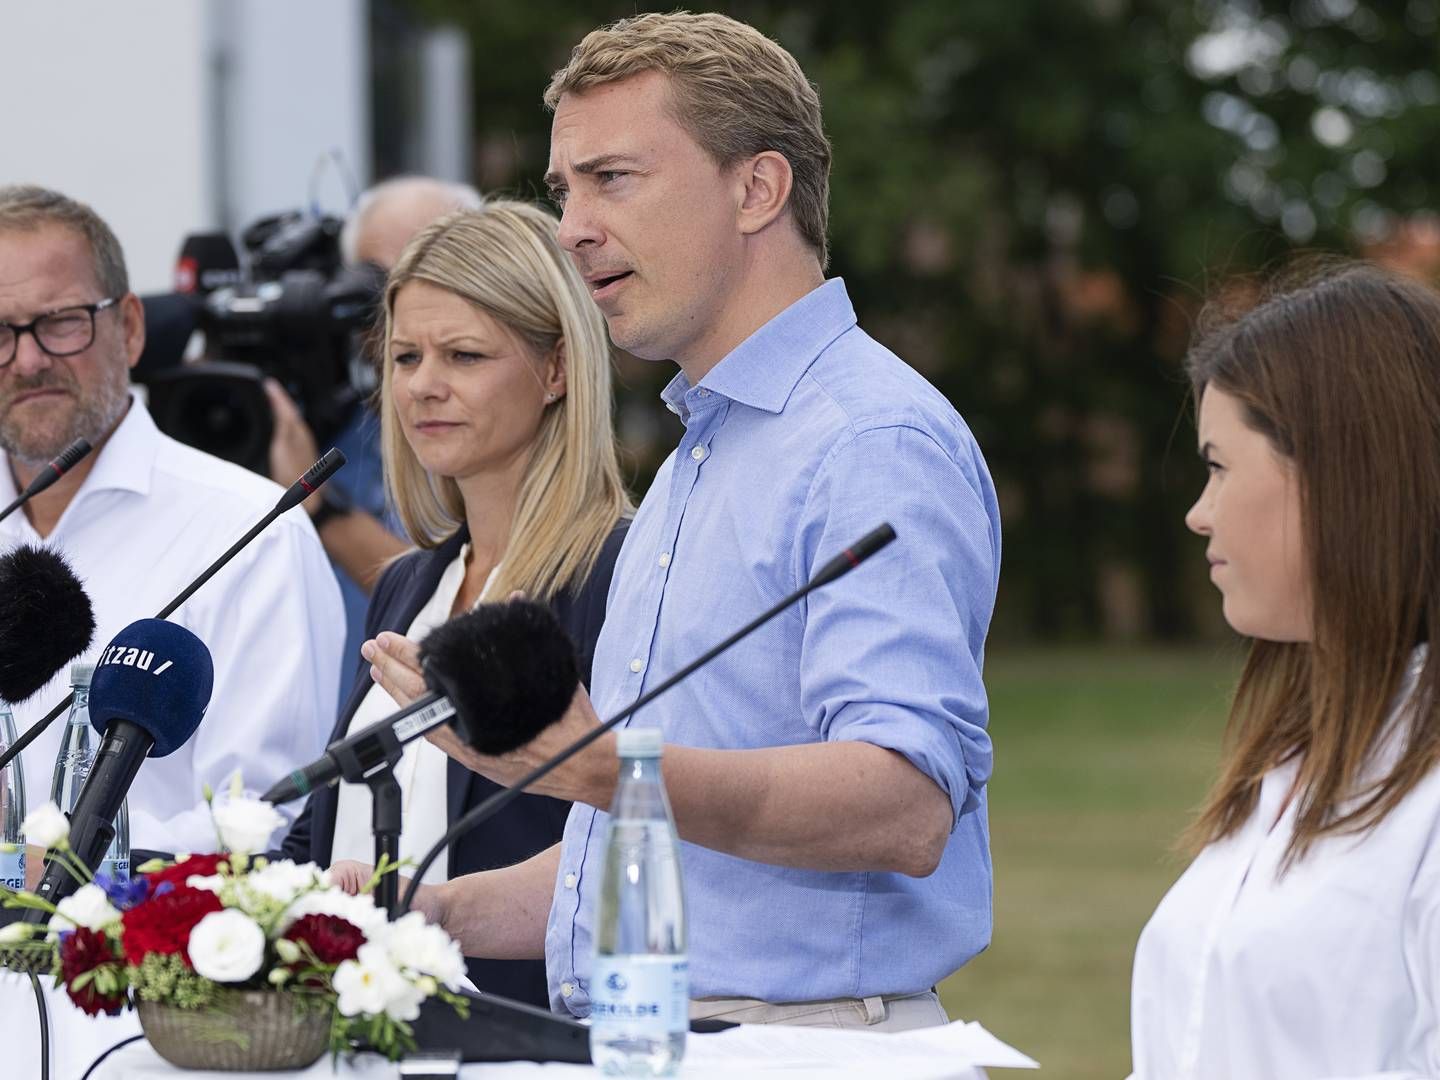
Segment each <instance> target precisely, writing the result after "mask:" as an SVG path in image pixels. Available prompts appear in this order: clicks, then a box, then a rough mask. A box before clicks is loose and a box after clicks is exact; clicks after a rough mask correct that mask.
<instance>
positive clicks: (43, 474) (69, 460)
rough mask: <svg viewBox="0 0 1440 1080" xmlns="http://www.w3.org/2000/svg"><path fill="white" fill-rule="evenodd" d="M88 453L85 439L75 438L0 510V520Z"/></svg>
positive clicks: (67, 470) (88, 444)
mask: <svg viewBox="0 0 1440 1080" xmlns="http://www.w3.org/2000/svg"><path fill="white" fill-rule="evenodd" d="M88 453H90V443H89V441H88V440H86V439H76V440H75V441H74V442H72V443H71V444H70V445H69V446H67V447H66V448H65V449H64V450H61V451H60V453H59V455H58V456H56V457H54V458H51V459H50V461H49V462H48V463H46V465H45V467H44V468H43V469H41V470H40V471H39V472H38V473H36V474H35V479H34V480H31V481H30V483H29V485H28V486H27V487H26V488H25V490H24V491H22V492H21V493H20V494H19V495H18V496H17V497H16V499H15V501H14V502H12V503H11V504H10V505H9V506H7V507H5V509H4V510H0V521H4V520H5V519H6V518H7V517H9V516H10V515H11V514H13V513H14V512H15V511H16V510H19V509H20V507H22V506H24V505H25V504H26V503H27V502H29V501H30V500H31V499H33V498H34V497H35V496H36V495H39V494H40V492H42V491H44V490H45V489H46V488H48V487H49V486H50V485H51V484H53V483H55V481H56V480H59V479H60V477H62V476H64V475H65V474H66V473H67V472H69V471H70V470H71V469H73V468H74V467H75V466H76V465H77V464H78V463H79V462H80V459H81V458H83V457H84V456H85V455H86V454H88Z"/></svg>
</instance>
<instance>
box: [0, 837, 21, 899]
mask: <svg viewBox="0 0 1440 1080" xmlns="http://www.w3.org/2000/svg"><path fill="white" fill-rule="evenodd" d="M0 885H4V886H5V887H6V888H7V889H14V890H16V891H17V892H18V891H19V890H21V889H23V888H25V850H24V849H23V848H22V849H21V850H19V851H14V852H10V851H0Z"/></svg>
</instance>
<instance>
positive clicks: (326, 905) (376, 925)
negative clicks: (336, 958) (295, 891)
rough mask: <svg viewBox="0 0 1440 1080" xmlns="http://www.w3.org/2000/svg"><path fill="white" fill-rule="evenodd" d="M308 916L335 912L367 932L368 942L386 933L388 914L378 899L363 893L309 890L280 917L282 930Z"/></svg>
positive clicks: (332, 888)
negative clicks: (380, 905)
mask: <svg viewBox="0 0 1440 1080" xmlns="http://www.w3.org/2000/svg"><path fill="white" fill-rule="evenodd" d="M306 915H334V916H335V917H337V918H340V919H344V920H345V921H346V922H348V923H350V925H351V926H354V927H355V928H356V929H357V930H359V931H360V932H361V933H362V934H364V935H365V940H366V941H373V940H375V939H377V938H378V937H379V936H380V935H381V934H383V933H384V932H385V927H386V916H385V910H384V909H383V908H378V907H376V906H375V900H374V899H373V898H372V897H371V896H369V895H367V894H365V893H361V894H360V895H359V896H351V895H349V894H348V893H346V892H345V891H344V890H343V889H337V888H334V887H331V888H328V889H320V890H318V891H316V892H308V893H305V894H304V895H303V896H301V897H300V899H298V900H296V901H295V902H294V903H293V904H291V905H290V906H289V907H288V908H286V909H285V914H284V916H283V917H282V918H281V919H280V925H279V930H280V932H281V933H282V934H283V933H284V932H285V931H286V930H289V929H290V927H291V925H292V924H293V923H294V922H295V920H296V919H301V918H304V917H305V916H306Z"/></svg>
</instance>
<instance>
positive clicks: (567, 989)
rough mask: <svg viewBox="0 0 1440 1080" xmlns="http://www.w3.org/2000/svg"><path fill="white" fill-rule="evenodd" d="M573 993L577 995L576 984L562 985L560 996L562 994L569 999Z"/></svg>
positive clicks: (563, 983)
mask: <svg viewBox="0 0 1440 1080" xmlns="http://www.w3.org/2000/svg"><path fill="white" fill-rule="evenodd" d="M573 993H575V984H574V983H570V982H562V983H561V984H560V994H561V996H562V997H569V996H570V995H571V994H573Z"/></svg>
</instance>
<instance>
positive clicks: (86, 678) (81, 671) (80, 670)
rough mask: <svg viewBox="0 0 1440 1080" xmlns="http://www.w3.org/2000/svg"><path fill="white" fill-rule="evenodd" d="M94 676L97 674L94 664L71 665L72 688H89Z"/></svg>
mask: <svg viewBox="0 0 1440 1080" xmlns="http://www.w3.org/2000/svg"><path fill="white" fill-rule="evenodd" d="M94 674H95V665H94V664H87V663H83V662H82V663H79V664H71V665H70V685H71V686H86V687H88V686H89V685H90V676H91V675H94Z"/></svg>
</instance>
